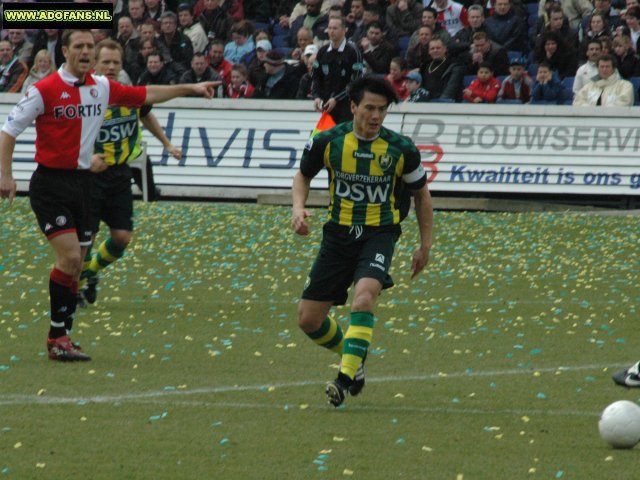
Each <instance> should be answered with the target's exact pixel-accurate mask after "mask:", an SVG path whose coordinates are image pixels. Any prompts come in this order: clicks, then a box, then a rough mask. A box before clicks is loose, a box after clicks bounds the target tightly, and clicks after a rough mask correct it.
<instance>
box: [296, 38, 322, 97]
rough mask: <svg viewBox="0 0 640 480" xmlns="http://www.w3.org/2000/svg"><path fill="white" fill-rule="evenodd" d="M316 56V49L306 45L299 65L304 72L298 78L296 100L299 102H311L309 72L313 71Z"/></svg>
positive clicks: (313, 46)
mask: <svg viewBox="0 0 640 480" xmlns="http://www.w3.org/2000/svg"><path fill="white" fill-rule="evenodd" d="M317 55H318V47H316V46H315V45H313V44H311V45H307V46H306V48H305V49H304V54H303V55H302V61H301V62H300V65H301V66H302V67H304V69H305V71H304V74H303V75H302V77H300V83H299V84H298V93H296V98H297V99H299V100H309V99H311V100H313V96H312V95H311V81H312V76H311V72H312V70H313V62H315V61H316V56H317Z"/></svg>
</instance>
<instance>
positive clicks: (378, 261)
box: [369, 253, 385, 272]
mask: <svg viewBox="0 0 640 480" xmlns="http://www.w3.org/2000/svg"><path fill="white" fill-rule="evenodd" d="M369 266H370V267H374V268H377V269H379V270H382V271H383V272H384V271H385V268H384V255H383V254H381V253H376V257H375V262H371V263H370V264H369Z"/></svg>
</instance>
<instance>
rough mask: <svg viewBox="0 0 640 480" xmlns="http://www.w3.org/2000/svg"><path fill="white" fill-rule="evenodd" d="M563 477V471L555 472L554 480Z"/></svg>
mask: <svg viewBox="0 0 640 480" xmlns="http://www.w3.org/2000/svg"><path fill="white" fill-rule="evenodd" d="M562 477H564V470H558V471H557V472H556V478H562Z"/></svg>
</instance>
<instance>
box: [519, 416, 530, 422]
mask: <svg viewBox="0 0 640 480" xmlns="http://www.w3.org/2000/svg"><path fill="white" fill-rule="evenodd" d="M520 420H522V421H523V422H524V423H529V421H530V418H529V417H527V416H526V415H523V416H522V417H520Z"/></svg>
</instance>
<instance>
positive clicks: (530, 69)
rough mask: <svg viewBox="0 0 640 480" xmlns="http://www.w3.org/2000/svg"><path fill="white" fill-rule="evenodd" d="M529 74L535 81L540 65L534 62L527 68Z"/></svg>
mask: <svg viewBox="0 0 640 480" xmlns="http://www.w3.org/2000/svg"><path fill="white" fill-rule="evenodd" d="M527 73H528V74H529V76H530V77H531V78H534V79H535V78H536V74H537V73H538V64H537V63H533V62H532V63H530V64H529V66H528V67H527Z"/></svg>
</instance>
